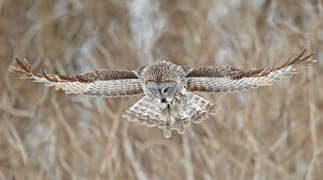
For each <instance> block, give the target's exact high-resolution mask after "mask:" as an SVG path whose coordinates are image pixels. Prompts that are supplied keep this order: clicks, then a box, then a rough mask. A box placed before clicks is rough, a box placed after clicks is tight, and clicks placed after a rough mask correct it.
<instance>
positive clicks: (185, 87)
mask: <svg viewBox="0 0 323 180" xmlns="http://www.w3.org/2000/svg"><path fill="white" fill-rule="evenodd" d="M312 55H313V54H312V53H307V51H306V50H304V51H302V52H301V53H300V54H299V55H298V56H297V57H295V58H290V59H289V60H287V61H286V62H285V63H284V64H283V65H282V66H279V67H275V68H265V69H258V70H248V71H244V70H241V69H237V68H233V67H226V68H219V67H202V68H189V67H183V66H179V65H175V64H173V63H170V62H166V61H162V62H158V63H155V64H152V65H147V66H144V67H142V68H140V69H139V70H137V71H128V70H102V71H92V72H88V73H85V74H82V75H72V76H60V75H55V74H47V73H45V71H44V69H42V73H37V72H35V71H33V70H32V68H31V66H30V64H29V62H28V61H27V60H25V59H24V60H20V59H16V62H17V64H18V65H19V66H10V68H9V69H10V70H11V71H12V72H17V73H22V74H24V76H22V77H24V78H30V79H32V80H34V81H35V82H41V83H45V85H47V86H54V87H55V89H56V90H63V91H64V92H65V93H67V94H85V95H92V96H102V97H107V98H110V97H120V96H130V95H143V96H144V97H142V99H140V100H139V101H138V102H137V103H136V104H134V105H133V106H132V107H130V108H129V110H127V111H126V112H125V113H124V114H123V117H124V118H126V119H128V120H130V121H132V122H135V123H138V124H141V125H147V126H149V127H156V126H157V127H159V128H162V129H163V136H164V137H166V138H168V137H170V136H171V131H172V130H176V131H177V132H178V133H179V134H182V133H184V130H185V127H188V126H190V125H191V123H200V122H201V121H202V120H204V119H206V118H207V117H208V115H209V114H214V113H215V111H216V106H215V105H214V104H213V103H211V102H209V101H208V100H206V99H204V98H202V97H200V96H199V95H196V94H194V93H193V92H194V91H199V92H236V91H241V90H249V89H254V88H257V87H260V86H267V85H272V84H273V83H275V82H277V81H280V80H282V79H286V78H288V77H290V76H292V75H293V74H295V73H296V72H299V70H300V68H301V67H302V65H310V64H313V63H315V62H316V61H315V60H313V59H311V57H312Z"/></svg>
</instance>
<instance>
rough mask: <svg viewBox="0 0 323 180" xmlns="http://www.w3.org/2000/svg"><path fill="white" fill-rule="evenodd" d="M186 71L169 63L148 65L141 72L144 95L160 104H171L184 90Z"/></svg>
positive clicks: (162, 62)
mask: <svg viewBox="0 0 323 180" xmlns="http://www.w3.org/2000/svg"><path fill="white" fill-rule="evenodd" d="M186 74H187V73H186V72H185V69H184V68H183V67H182V66H178V65H175V64H173V63H170V62H167V61H161V62H158V63H155V64H152V65H148V66H145V67H143V68H142V69H141V70H139V73H138V75H139V79H140V80H141V83H142V87H144V88H143V90H144V93H145V94H146V95H148V96H149V97H151V98H153V99H154V100H157V101H158V102H160V103H169V102H171V101H172V100H173V98H174V97H175V96H176V95H178V94H179V93H180V92H181V91H183V90H184V86H185V83H186V82H185V76H186Z"/></svg>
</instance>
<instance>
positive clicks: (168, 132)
mask: <svg viewBox="0 0 323 180" xmlns="http://www.w3.org/2000/svg"><path fill="white" fill-rule="evenodd" d="M171 136H172V131H171V130H170V125H169V124H167V123H166V124H165V127H164V129H163V137H164V138H170V137H171Z"/></svg>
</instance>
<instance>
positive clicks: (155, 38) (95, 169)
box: [0, 0, 323, 180]
mask: <svg viewBox="0 0 323 180" xmlns="http://www.w3.org/2000/svg"><path fill="white" fill-rule="evenodd" d="M303 48H309V49H311V50H312V51H314V52H315V53H316V56H315V58H316V59H318V63H317V64H316V65H315V67H314V68H312V69H307V70H305V71H304V72H303V73H302V74H298V75H296V76H294V77H293V78H291V79H290V80H286V81H283V82H281V83H279V84H276V85H275V86H272V87H264V88H259V89H257V90H253V91H250V92H243V93H238V94H212V95H208V94H202V96H203V97H206V98H209V99H211V101H212V102H214V103H216V104H217V105H218V113H217V115H216V116H213V117H210V118H208V119H207V120H205V121H204V122H203V123H202V124H199V125H194V126H193V127H191V128H189V129H187V130H186V133H185V134H184V135H182V136H179V135H177V134H176V133H174V134H173V136H172V137H171V138H170V139H163V138H162V136H161V131H160V130H159V129H157V128H148V127H144V126H138V125H135V124H132V123H129V122H127V121H125V120H123V119H122V118H121V114H122V112H124V111H125V110H126V109H127V108H128V107H130V106H131V105H132V104H134V103H135V102H136V101H137V100H139V98H140V97H127V98H117V99H103V98H94V97H87V96H81V95H65V94H64V93H63V92H62V91H55V90H54V89H53V88H48V87H44V86H43V85H41V84H37V83H32V82H29V81H25V80H20V79H19V78H18V77H17V76H15V75H13V74H11V73H9V72H8V67H9V66H10V65H13V64H14V61H13V60H14V57H21V58H27V59H29V60H30V62H31V64H32V65H33V67H34V68H35V69H36V70H40V66H41V65H42V64H44V66H45V67H46V71H47V72H50V73H60V74H63V75H64V74H72V73H84V72H87V71H89V70H94V69H103V68H112V69H137V68H139V67H140V66H143V65H146V64H149V63H152V62H155V61H159V60H164V59H166V60H169V61H171V62H174V63H177V64H180V65H186V66H192V67H199V66H209V65H219V66H226V65H230V66H235V67H239V68H246V69H249V68H256V67H257V68H262V67H272V66H273V65H279V64H281V63H283V62H284V61H285V60H286V59H288V57H289V56H290V55H291V54H294V53H298V52H300V51H301V50H302V49H303ZM322 62H323V1H322V0H242V1H237V0H213V1H212V0H199V1H197V0H159V1H157V0H155V1H153V0H151V1H148V0H123V1H120V0H23V1H21V0H0V77H1V78H0V179H33V180H34V179H55V180H56V179H58V180H59V179H77V180H79V179H142V180H146V179H147V180H148V179H188V180H194V179H205V180H211V179H240V180H242V179H256V180H258V179H308V180H310V179H321V178H322V177H323V171H322V169H323V152H322V151H323V141H322V138H323V119H322V117H323V63H322Z"/></svg>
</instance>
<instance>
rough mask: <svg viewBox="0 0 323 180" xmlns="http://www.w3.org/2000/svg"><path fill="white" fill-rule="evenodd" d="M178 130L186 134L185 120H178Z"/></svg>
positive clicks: (179, 132)
mask: <svg viewBox="0 0 323 180" xmlns="http://www.w3.org/2000/svg"><path fill="white" fill-rule="evenodd" d="M176 130H177V133H178V134H184V131H185V129H184V124H183V121H182V120H181V119H179V120H178V121H177V122H176Z"/></svg>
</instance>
